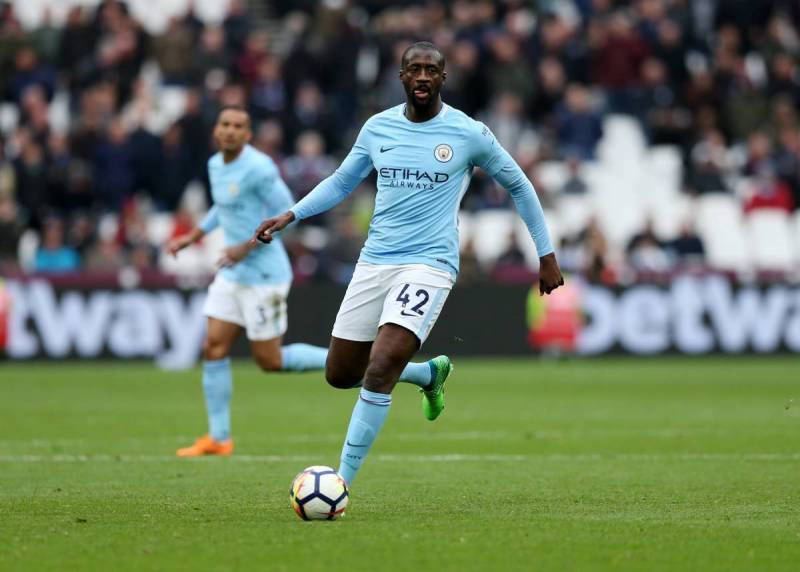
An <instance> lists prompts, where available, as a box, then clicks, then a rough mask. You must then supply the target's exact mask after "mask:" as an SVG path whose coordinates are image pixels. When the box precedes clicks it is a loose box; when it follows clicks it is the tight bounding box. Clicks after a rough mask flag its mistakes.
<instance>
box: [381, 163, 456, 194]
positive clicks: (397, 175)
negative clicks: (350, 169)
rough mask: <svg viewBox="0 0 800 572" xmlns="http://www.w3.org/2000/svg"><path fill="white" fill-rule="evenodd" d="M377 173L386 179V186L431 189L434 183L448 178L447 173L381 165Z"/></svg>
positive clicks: (442, 181)
mask: <svg viewBox="0 0 800 572" xmlns="http://www.w3.org/2000/svg"><path fill="white" fill-rule="evenodd" d="M378 175H379V176H380V177H381V178H382V179H385V180H386V181H385V185H386V186H387V187H394V188H399V189H417V190H432V189H433V187H434V185H436V184H438V183H445V182H447V180H448V179H449V178H450V175H448V174H447V173H438V172H433V173H428V172H427V171H422V170H420V169H411V168H408V167H382V168H381V169H379V170H378Z"/></svg>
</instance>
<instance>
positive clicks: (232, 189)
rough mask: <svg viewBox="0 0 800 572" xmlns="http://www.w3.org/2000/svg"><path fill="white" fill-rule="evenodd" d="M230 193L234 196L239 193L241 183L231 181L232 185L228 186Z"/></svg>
mask: <svg viewBox="0 0 800 572" xmlns="http://www.w3.org/2000/svg"><path fill="white" fill-rule="evenodd" d="M228 194H229V195H230V196H232V197H235V196H236V195H238V194H239V185H238V184H237V183H231V186H230V187H228Z"/></svg>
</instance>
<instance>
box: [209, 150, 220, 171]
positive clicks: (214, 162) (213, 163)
mask: <svg viewBox="0 0 800 572" xmlns="http://www.w3.org/2000/svg"><path fill="white" fill-rule="evenodd" d="M208 166H209V167H220V166H222V153H220V152H219V151H217V152H216V153H214V154H213V155H211V157H209V158H208Z"/></svg>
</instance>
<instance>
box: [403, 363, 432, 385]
mask: <svg viewBox="0 0 800 572" xmlns="http://www.w3.org/2000/svg"><path fill="white" fill-rule="evenodd" d="M435 375H436V372H435V370H434V369H433V362H430V361H424V362H422V363H412V362H409V363H408V364H407V365H406V368H405V369H404V370H403V372H402V373H401V374H400V381H401V382H403V383H411V384H414V385H418V386H419V387H421V388H423V389H425V388H426V387H428V386H429V385H430V384H431V382H432V381H433V376H435Z"/></svg>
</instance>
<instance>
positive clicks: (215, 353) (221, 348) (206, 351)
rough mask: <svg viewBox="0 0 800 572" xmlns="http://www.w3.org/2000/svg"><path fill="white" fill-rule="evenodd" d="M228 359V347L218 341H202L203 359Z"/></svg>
mask: <svg viewBox="0 0 800 572" xmlns="http://www.w3.org/2000/svg"><path fill="white" fill-rule="evenodd" d="M226 357H228V347H227V346H226V345H225V344H223V343H221V342H219V341H218V340H213V339H208V338H206V339H205V340H204V341H203V358H204V359H206V360H209V361H214V360H220V359H225V358H226Z"/></svg>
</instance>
